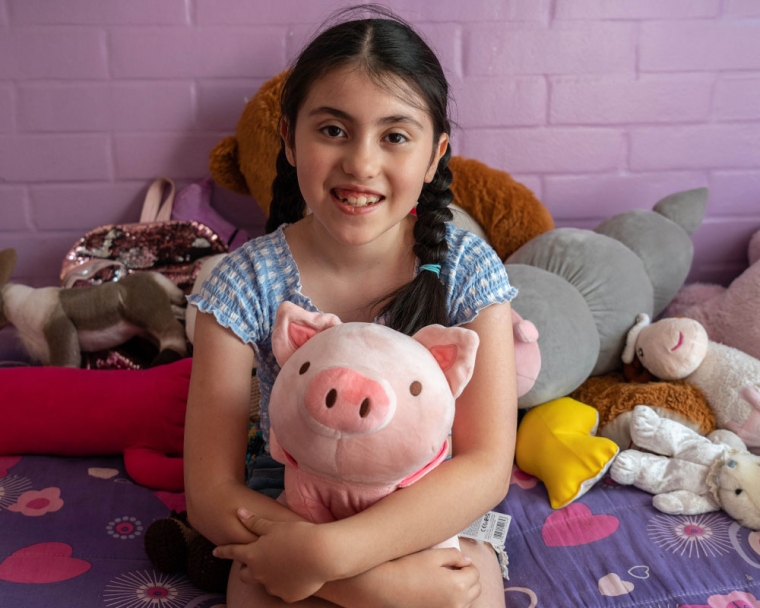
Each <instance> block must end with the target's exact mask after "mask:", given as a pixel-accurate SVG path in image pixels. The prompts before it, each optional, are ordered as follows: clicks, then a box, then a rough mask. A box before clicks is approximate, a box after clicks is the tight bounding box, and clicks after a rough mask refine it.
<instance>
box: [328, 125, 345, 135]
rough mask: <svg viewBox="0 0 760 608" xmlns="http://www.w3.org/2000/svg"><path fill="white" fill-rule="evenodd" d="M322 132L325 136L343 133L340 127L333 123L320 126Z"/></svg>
mask: <svg viewBox="0 0 760 608" xmlns="http://www.w3.org/2000/svg"><path fill="white" fill-rule="evenodd" d="M322 133H324V134H325V135H327V137H343V136H344V135H345V132H344V131H343V129H341V128H340V127H336V126H335V125H328V126H326V127H322Z"/></svg>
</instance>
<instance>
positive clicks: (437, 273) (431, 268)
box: [420, 264, 441, 277]
mask: <svg viewBox="0 0 760 608" xmlns="http://www.w3.org/2000/svg"><path fill="white" fill-rule="evenodd" d="M423 270H429V271H430V272H434V273H435V276H437V277H440V276H441V265H440V264H423V265H422V266H420V272H422V271H423Z"/></svg>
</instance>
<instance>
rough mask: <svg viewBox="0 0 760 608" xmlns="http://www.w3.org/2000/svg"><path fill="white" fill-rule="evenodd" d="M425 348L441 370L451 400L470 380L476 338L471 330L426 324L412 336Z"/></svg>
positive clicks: (478, 339)
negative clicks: (449, 390) (449, 389)
mask: <svg viewBox="0 0 760 608" xmlns="http://www.w3.org/2000/svg"><path fill="white" fill-rule="evenodd" d="M412 338H414V339H415V340H417V342H419V343H420V344H422V345H423V346H424V347H425V348H427V349H428V350H429V351H430V353H431V354H432V355H433V357H435V360H436V361H437V362H438V365H439V366H440V368H441V369H442V370H443V374H444V375H445V376H446V380H447V381H448V383H449V386H450V387H451V393H452V394H453V395H454V397H455V398H456V397H459V395H461V394H462V391H463V390H464V387H465V386H467V383H468V382H469V381H470V378H472V372H473V370H474V369H475V354H476V353H477V351H478V344H480V338H478V334H476V333H475V332H474V331H472V330H471V329H464V328H463V327H443V326H442V325H428V326H427V327H423V328H422V329H421V330H420V331H418V332H417V333H416V334H414V335H413V336H412Z"/></svg>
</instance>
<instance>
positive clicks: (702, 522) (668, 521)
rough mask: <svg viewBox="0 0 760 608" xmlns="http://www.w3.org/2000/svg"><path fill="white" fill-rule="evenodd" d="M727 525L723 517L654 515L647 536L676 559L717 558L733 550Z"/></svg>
mask: <svg viewBox="0 0 760 608" xmlns="http://www.w3.org/2000/svg"><path fill="white" fill-rule="evenodd" d="M730 524H731V520H730V519H728V517H727V516H726V515H724V514H723V513H702V514H700V515H667V516H666V515H657V516H655V517H653V518H652V519H650V520H649V523H648V524H647V533H648V534H649V538H650V539H651V540H652V542H654V543H655V544H656V545H658V546H659V547H662V548H663V549H665V550H666V551H669V552H671V553H674V554H676V555H681V556H685V557H697V558H699V557H718V556H721V555H725V554H727V553H729V552H731V551H732V550H733V549H732V546H731V539H730V537H729V534H728V530H729V526H730ZM759 608H760V607H759Z"/></svg>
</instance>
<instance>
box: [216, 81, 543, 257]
mask: <svg viewBox="0 0 760 608" xmlns="http://www.w3.org/2000/svg"><path fill="white" fill-rule="evenodd" d="M286 77H287V72H282V73H280V74H278V75H277V76H275V77H274V78H272V79H270V80H268V81H267V82H265V83H264V84H263V85H262V86H261V88H260V89H259V90H258V92H257V93H256V94H255V95H254V96H253V97H252V98H251V100H250V101H249V102H248V103H247V104H246V106H245V108H244V109H243V113H242V115H241V116H240V119H239V120H238V124H237V129H236V131H235V135H234V136H230V137H225V138H224V139H223V140H221V141H220V142H219V143H218V144H217V145H216V146H215V147H214V148H213V150H212V151H211V157H210V162H209V169H210V171H211V176H212V177H213V178H214V181H215V182H216V183H217V184H219V185H220V186H223V187H225V188H227V189H229V190H232V191H233V192H237V193H239V194H245V195H251V196H253V197H254V198H255V199H256V202H257V203H258V204H259V206H260V207H261V208H262V210H263V211H264V212H265V213H267V214H268V213H269V204H270V202H271V200H272V193H271V188H272V180H273V179H274V177H275V173H276V172H275V161H276V159H277V154H278V153H279V151H280V146H281V139H280V132H279V128H278V125H279V120H280V93H281V91H282V86H283V84H284V82H285V78H286ZM449 167H450V168H451V172H452V174H453V177H454V180H453V183H452V185H451V190H452V192H453V194H454V204H455V205H458V206H459V207H461V208H462V209H464V210H465V211H466V212H467V213H469V214H470V215H471V216H472V217H473V218H474V219H475V221H477V222H478V223H479V224H480V225H481V226H482V227H483V230H484V231H485V233H486V236H487V237H488V241H489V242H490V243H491V245H492V246H493V248H494V249H495V250H496V252H497V253H498V254H499V257H501V259H506V258H507V256H509V255H510V254H511V253H512V252H514V251H515V250H517V249H518V248H519V247H520V246H521V245H523V244H524V243H526V242H528V241H529V240H530V239H532V238H533V237H535V236H538V235H539V234H543V233H544V232H546V231H548V230H551V229H552V228H554V221H553V220H552V217H551V215H550V214H549V211H548V210H547V209H546V207H544V205H543V204H541V202H539V200H538V199H537V198H536V197H535V196H534V195H533V193H532V192H531V191H530V190H529V189H528V188H527V187H525V186H524V185H522V184H520V183H518V182H516V181H515V180H514V179H512V177H511V176H510V175H509V174H508V173H506V172H504V171H499V170H497V169H492V168H490V167H488V166H486V165H484V164H483V163H481V162H478V161H476V160H472V159H466V158H461V157H457V156H453V157H452V158H451V160H450V162H449Z"/></svg>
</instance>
